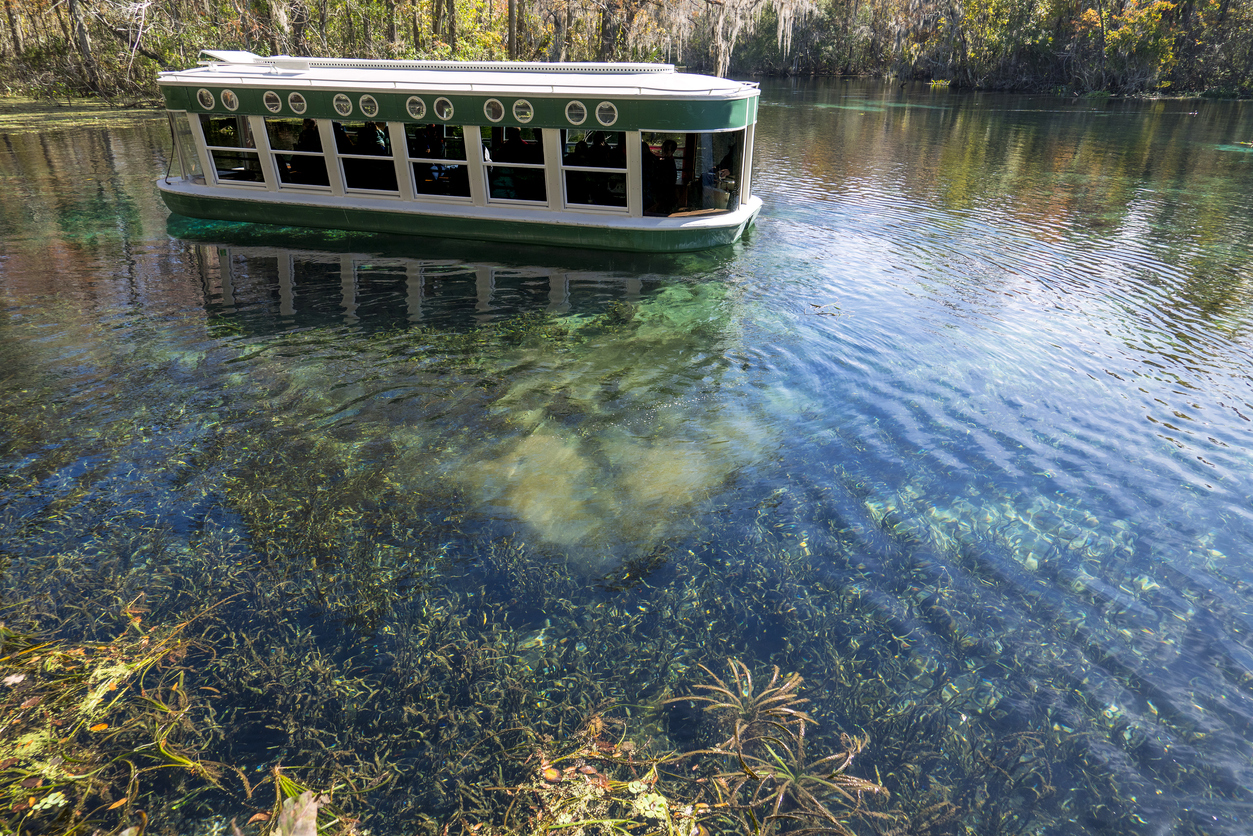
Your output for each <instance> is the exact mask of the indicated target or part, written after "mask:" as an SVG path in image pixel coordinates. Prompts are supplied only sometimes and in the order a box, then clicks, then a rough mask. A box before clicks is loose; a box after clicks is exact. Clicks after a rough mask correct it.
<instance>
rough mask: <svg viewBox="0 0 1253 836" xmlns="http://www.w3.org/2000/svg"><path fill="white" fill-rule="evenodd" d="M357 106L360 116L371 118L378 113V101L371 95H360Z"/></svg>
mask: <svg viewBox="0 0 1253 836" xmlns="http://www.w3.org/2000/svg"><path fill="white" fill-rule="evenodd" d="M357 106H358V107H360V108H361V115H362V116H368V117H370V118H371V119H373V118H374V117H375V116H378V115H379V103H378V100H377V99H375V98H374V97H373V96H362V97H361V98H360V99H358V100H357Z"/></svg>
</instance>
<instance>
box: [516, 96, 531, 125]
mask: <svg viewBox="0 0 1253 836" xmlns="http://www.w3.org/2000/svg"><path fill="white" fill-rule="evenodd" d="M534 117H535V108H533V107H531V103H530V102H528V101H527V100H526V99H518V100H517V101H516V102H514V103H513V118H514V119H517V120H518V121H519V122H523V123H525V122H530V121H531V119H533V118H534Z"/></svg>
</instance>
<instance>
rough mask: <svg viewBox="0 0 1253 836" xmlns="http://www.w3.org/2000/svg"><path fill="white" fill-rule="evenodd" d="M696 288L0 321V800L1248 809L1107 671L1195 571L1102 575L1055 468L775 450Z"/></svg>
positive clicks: (236, 817) (561, 807)
mask: <svg viewBox="0 0 1253 836" xmlns="http://www.w3.org/2000/svg"><path fill="white" fill-rule="evenodd" d="M732 295H733V290H732V289H730V288H728V287H725V286H718V287H714V288H710V287H705V286H690V287H689V286H684V285H677V286H668V287H662V288H657V289H653V290H651V291H649V292H644V293H641V294H640V295H639V296H638V297H637V298H635V299H633V300H631V301H630V302H625V301H623V300H620V299H613V298H609V299H599V300H598V301H597V303H596V304H595V305H592V306H589V307H588V308H586V309H576V310H573V311H571V312H568V313H565V314H561V315H557V314H553V313H551V312H547V311H545V312H542V313H541V312H535V311H527V312H524V314H523V315H517V316H506V317H498V318H494V319H491V320H488V321H485V322H481V323H475V324H473V325H469V326H465V325H461V324H459V325H458V327H440V326H438V325H415V326H412V327H407V328H400V327H395V328H393V327H388V328H384V329H377V330H371V329H368V328H361V329H358V330H353V329H349V328H345V327H342V326H340V325H336V326H334V327H331V326H327V327H315V326H313V325H307V326H302V327H300V328H294V329H291V330H287V331H280V332H279V333H277V334H275V333H262V334H252V333H250V332H249V330H248V328H246V327H243V326H241V325H240V324H239V322H238V320H232V319H231V318H230V317H228V316H226V315H222V316H221V317H220V318H219V319H218V320H216V321H214V322H212V323H210V325H209V328H208V329H207V330H209V331H217V332H220V333H218V334H217V335H216V336H215V335H213V334H209V335H208V336H204V342H203V343H199V344H193V345H191V346H190V347H188V348H186V349H185V350H179V349H177V348H172V347H171V341H170V340H168V339H163V338H162V335H161V334H160V333H155V334H153V333H145V334H140V335H139V336H136V337H135V338H133V339H132V340H131V341H130V342H128V343H126V344H125V345H123V344H122V343H120V342H119V343H112V344H109V345H108V346H105V347H101V345H100V344H99V343H96V344H93V345H94V346H95V347H94V348H93V349H92V350H91V351H83V352H81V353H74V354H73V355H72V356H74V357H75V358H76V360H77V363H76V365H75V367H74V369H73V370H72V371H68V372H62V373H57V374H54V373H49V372H41V371H39V370H40V369H46V368H55V367H56V365H55V364H53V363H49V362H43V361H41V360H40V358H39V353H40V352H49V353H53V354H57V355H58V356H60V355H59V352H69V351H75V352H77V349H76V348H74V347H67V346H65V345H59V344H56V343H49V342H48V341H47V340H44V341H40V340H38V339H34V338H33V337H34V334H33V333H25V332H22V331H21V326H20V324H16V323H15V324H12V325H10V326H6V327H7V328H8V331H7V333H8V334H9V335H10V337H11V338H12V345H10V344H9V343H8V342H6V343H5V344H4V347H3V349H2V350H3V351H4V352H5V354H4V358H3V359H4V360H5V361H6V362H7V363H8V365H9V366H10V367H13V368H18V367H19V362H20V363H22V364H24V365H21V366H20V368H22V369H25V371H23V372H22V373H21V380H20V385H18V384H17V383H15V382H12V381H10V382H8V383H6V384H5V387H6V388H5V391H4V394H5V398H4V399H3V400H0V462H2V463H3V464H2V467H0V500H2V501H0V566H2V569H3V574H2V575H0V600H2V601H3V604H4V606H5V610H4V623H5V627H4V632H3V633H0V639H2V640H3V651H2V652H0V664H2V665H3V670H2V671H0V682H3V685H0V711H2V712H3V718H2V720H0V722H3V724H4V725H3V729H4V731H3V733H2V735H0V745H2V746H3V747H4V755H3V759H2V760H0V762H2V763H4V764H5V766H3V767H0V781H3V783H2V784H0V792H3V793H4V804H3V807H2V808H0V822H3V826H4V827H5V828H8V829H10V830H13V831H19V832H29V833H38V832H47V833H52V832H66V831H69V832H74V831H75V829H76V830H77V832H82V833H89V832H93V831H95V830H101V831H102V832H109V831H116V832H125V830H126V829H128V828H136V831H135V832H138V831H139V830H143V832H146V833H153V834H165V833H168V834H200V833H224V832H233V830H232V828H238V830H239V831H240V832H241V833H244V834H245V835H246V836H252V834H270V833H291V834H296V833H302V830H301V829H302V828H303V829H304V830H307V829H308V828H309V824H310V822H311V821H316V822H317V826H318V828H319V832H322V833H332V834H333V833H347V832H354V831H359V832H364V831H369V832H372V833H391V832H397V833H402V832H403V833H413V834H430V836H443V835H444V834H458V833H494V834H512V833H517V834H533V833H554V834H571V836H575V834H578V833H596V834H600V833H623V832H626V833H633V834H645V833H657V834H666V836H672V834H682V835H683V836H704V834H708V836H715V834H741V833H742V834H753V835H754V836H762V835H763V834H784V833H837V834H841V835H842V836H848V834H856V836H905V835H906V834H909V836H949V835H950V834H951V836H957V835H958V834H988V836H1002V835H1004V836H1017V835H1018V834H1046V833H1068V834H1069V833H1093V834H1096V833H1101V834H1105V833H1125V834H1134V833H1141V832H1144V828H1145V827H1146V825H1145V815H1146V814H1147V808H1146V807H1145V805H1144V801H1143V799H1145V798H1154V797H1156V796H1157V795H1158V793H1157V791H1158V790H1161V791H1162V792H1161V795H1162V796H1166V797H1171V796H1178V797H1190V798H1191V797H1198V796H1200V795H1201V794H1203V793H1209V794H1210V795H1211V797H1214V798H1216V799H1218V800H1221V801H1223V802H1230V804H1231V805H1232V806H1230V807H1228V808H1222V807H1211V808H1207V810H1206V813H1207V814H1209V815H1210V818H1209V819H1207V818H1205V815H1203V814H1202V813H1201V812H1200V811H1198V810H1196V809H1193V808H1189V807H1184V806H1183V805H1176V806H1173V807H1172V806H1169V804H1167V803H1165V802H1163V804H1162V805H1161V806H1160V807H1158V808H1156V809H1157V810H1158V812H1159V813H1160V815H1161V816H1162V817H1163V819H1164V820H1169V821H1170V823H1171V825H1172V827H1174V829H1175V832H1177V833H1183V834H1201V833H1213V832H1215V831H1214V830H1213V828H1212V826H1211V825H1212V821H1213V816H1212V811H1213V810H1214V809H1218V810H1222V809H1227V810H1236V809H1239V808H1238V807H1236V806H1235V805H1238V804H1240V803H1245V802H1247V800H1248V799H1246V798H1244V796H1243V793H1242V790H1241V789H1240V786H1239V783H1238V781H1236V780H1233V779H1232V777H1231V774H1230V773H1229V772H1228V771H1227V770H1228V765H1227V764H1224V763H1222V762H1220V761H1217V760H1215V759H1210V758H1207V757H1206V756H1205V750H1204V745H1205V740H1206V737H1207V735H1213V734H1216V733H1219V732H1220V731H1221V730H1220V729H1217V728H1216V726H1215V725H1214V724H1206V723H1205V722H1202V721H1198V719H1197V716H1196V715H1195V714H1189V713H1188V710H1187V709H1184V708H1180V707H1179V706H1180V700H1179V699H1178V698H1177V696H1176V695H1172V694H1167V693H1159V692H1155V691H1153V690H1152V685H1151V682H1150V680H1151V676H1150V672H1151V668H1150V667H1149V666H1148V663H1147V662H1146V661H1145V660H1146V659H1150V658H1154V656H1153V655H1154V654H1156V657H1155V658H1163V657H1166V656H1169V655H1171V654H1176V655H1177V654H1183V653H1184V652H1185V649H1186V648H1187V647H1188V646H1189V641H1190V640H1191V638H1190V636H1191V633H1192V631H1194V630H1195V629H1197V627H1196V622H1195V621H1190V620H1189V618H1190V616H1188V615H1187V613H1188V612H1189V609H1190V608H1191V610H1192V611H1193V612H1194V613H1195V612H1206V613H1210V614H1211V617H1213V618H1215V619H1223V620H1225V621H1228V622H1231V623H1233V624H1235V623H1239V622H1240V620H1241V618H1242V616H1241V615H1240V613H1239V611H1238V609H1237V608H1236V607H1235V606H1234V605H1233V604H1232V603H1231V602H1229V601H1223V600H1220V599H1215V598H1214V597H1213V596H1210V597H1209V598H1207V597H1205V595H1204V594H1203V592H1202V591H1201V590H1199V589H1198V588H1197V587H1196V586H1195V585H1194V586H1192V587H1189V586H1188V584H1187V583H1186V582H1184V581H1181V582H1180V583H1178V584H1177V586H1178V587H1179V588H1180V589H1181V590H1182V591H1181V592H1171V591H1168V590H1166V589H1163V588H1162V587H1163V586H1164V585H1163V584H1157V582H1156V581H1155V580H1154V577H1155V576H1153V575H1150V574H1149V572H1148V571H1144V572H1143V573H1139V572H1138V573H1136V576H1137V577H1139V576H1141V574H1142V576H1143V582H1142V583H1138V584H1136V585H1135V586H1130V587H1126V585H1120V584H1119V583H1115V582H1111V581H1110V580H1109V578H1110V577H1111V572H1113V571H1114V570H1115V569H1117V568H1118V567H1120V566H1130V565H1131V563H1132V558H1133V556H1134V555H1137V554H1141V553H1143V552H1145V551H1146V549H1147V547H1146V546H1145V545H1144V544H1143V543H1142V542H1140V539H1139V537H1138V535H1137V532H1136V531H1135V530H1134V529H1132V528H1131V527H1130V526H1128V525H1126V524H1124V523H1121V522H1120V521H1118V520H1102V519H1097V518H1095V517H1093V516H1092V515H1091V514H1090V513H1089V512H1087V511H1086V510H1084V509H1081V508H1077V507H1072V506H1068V505H1067V504H1066V503H1065V502H1064V501H1063V500H1061V499H1058V500H1051V499H1043V498H1041V499H1036V500H1033V501H1032V502H1031V503H1030V504H1026V505H1024V504H1022V503H1017V502H1015V501H1014V498H1013V497H1010V496H1006V495H1003V494H996V493H995V492H994V491H993V490H991V489H989V490H987V491H985V492H984V493H983V495H980V496H974V495H962V496H956V497H953V496H946V495H944V494H943V493H942V492H941V491H939V490H935V489H933V488H932V486H931V482H930V481H929V479H930V478H931V475H930V474H927V473H925V472H923V473H920V474H919V475H917V476H916V477H914V478H912V479H902V480H900V482H899V487H896V488H893V489H888V488H886V487H884V484H883V480H882V479H880V480H876V479H874V478H873V477H872V475H871V474H867V473H865V472H862V471H861V470H859V466H858V461H857V459H856V458H855V457H852V456H844V455H837V454H836V453H837V452H838V451H837V445H836V441H838V440H836V441H827V442H824V440H822V439H815V440H814V442H813V444H812V447H811V449H810V455H811V456H812V461H808V462H798V461H796V460H795V458H794V457H788V456H781V455H777V453H778V448H779V442H778V429H777V428H776V427H774V426H773V425H772V424H771V423H770V422H769V421H768V420H766V419H765V418H764V417H763V416H762V415H760V414H759V413H758V412H757V411H756V410H755V409H754V408H753V407H752V406H746V405H744V404H743V403H742V402H741V399H739V398H738V393H739V392H741V391H742V389H743V387H744V386H745V385H746V384H745V382H744V380H743V378H742V376H741V374H740V371H739V366H738V365H737V364H735V363H733V362H729V361H727V360H726V359H725V358H726V357H728V356H734V354H735V351H736V349H737V346H738V344H739V343H738V341H739V340H740V339H741V336H740V332H739V328H740V326H739V324H738V323H737V321H736V318H735V316H734V314H733V312H734V309H735V307H734V304H732V302H733V301H734V300H732V299H730V297H731V296H732ZM136 327H137V328H157V327H159V326H157V325H155V324H151V323H147V322H146V323H144V324H143V325H142V326H136ZM23 337H26V338H27V339H23ZM77 339H84V340H85V337H84V336H83V334H71V335H70V336H68V337H66V341H67V342H72V341H73V340H77ZM88 342H90V341H88ZM824 444H827V445H828V446H825V447H824V446H823V445H824ZM1200 549H1206V550H1208V551H1206V552H1205V555H1206V556H1205V559H1206V560H1209V561H1210V562H1211V563H1212V564H1213V566H1214V567H1215V570H1216V571H1218V570H1221V566H1222V557H1221V554H1220V553H1218V552H1217V549H1215V548H1213V547H1212V544H1206V543H1198V550H1200ZM1210 552H1213V554H1211V553H1210ZM1185 580H1186V579H1185ZM1062 583H1064V584H1065V585H1066V588H1068V589H1070V590H1071V591H1072V593H1073V595H1074V601H1072V602H1069V603H1067V604H1062V603H1060V602H1059V601H1058V599H1057V597H1056V596H1055V595H1053V594H1051V593H1050V590H1052V589H1053V588H1055V585H1057V584H1062ZM1075 602H1077V604H1076V603H1075ZM1058 636H1063V637H1068V638H1070V639H1071V642H1070V643H1069V644H1066V643H1063V642H1059V641H1058ZM1216 675H1217V676H1222V677H1226V678H1227V679H1226V680H1224V681H1228V682H1231V683H1233V684H1235V685H1236V686H1237V688H1244V689H1246V690H1247V683H1248V680H1247V678H1246V679H1241V676H1242V674H1241V670H1240V669H1239V668H1238V667H1230V669H1223V670H1222V671H1220V672H1219V673H1217V674H1216ZM1198 677H1201V674H1198ZM1202 678H1203V677H1202ZM1216 690H1217V689H1214V688H1211V691H1216ZM1146 694H1147V695H1148V696H1147V697H1146V696H1145V695H1146ZM1188 696H1189V697H1190V698H1191V697H1192V696H1193V695H1191V694H1189V695H1188ZM1196 699H1203V697H1202V696H1201V695H1199V694H1198V695H1196ZM1144 700H1147V701H1148V702H1150V703H1151V704H1152V705H1153V706H1154V709H1153V712H1149V711H1148V709H1147V707H1146V706H1142V705H1141V706H1139V710H1135V707H1137V706H1138V704H1139V703H1141V701H1144ZM32 701H33V702H32ZM102 725H103V728H101V726H102ZM1146 776H1148V777H1146ZM1207 828H1208V829H1207ZM1232 832H1237V831H1234V830H1233V831H1232ZM302 836H303V833H302Z"/></svg>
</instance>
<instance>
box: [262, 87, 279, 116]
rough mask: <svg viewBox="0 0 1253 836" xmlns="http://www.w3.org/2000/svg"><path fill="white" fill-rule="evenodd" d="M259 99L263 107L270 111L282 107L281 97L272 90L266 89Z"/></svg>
mask: <svg viewBox="0 0 1253 836" xmlns="http://www.w3.org/2000/svg"><path fill="white" fill-rule="evenodd" d="M261 101H262V102H263V103H264V104H265V109H266V110H268V111H270V113H278V112H279V111H280V110H282V109H283V97H282V96H280V95H279V94H278V93H275V92H274V91H273V90H266V91H265V95H264V96H262V97H261Z"/></svg>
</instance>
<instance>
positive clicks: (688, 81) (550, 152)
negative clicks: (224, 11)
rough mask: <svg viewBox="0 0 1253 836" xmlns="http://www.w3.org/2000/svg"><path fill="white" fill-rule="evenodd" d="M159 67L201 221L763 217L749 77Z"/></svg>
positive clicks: (535, 69) (571, 227)
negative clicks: (756, 186) (755, 188)
mask: <svg viewBox="0 0 1253 836" xmlns="http://www.w3.org/2000/svg"><path fill="white" fill-rule="evenodd" d="M204 55H205V56H207V58H208V61H207V63H205V64H204V65H203V66H201V67H198V68H195V69H191V70H186V71H181V72H168V73H163V74H162V75H161V77H160V86H161V90H162V92H163V94H164V96H165V102H166V107H167V110H168V112H169V117H170V124H171V127H172V130H173V134H174V140H175V157H176V161H177V163H178V166H179V172H178V175H177V176H167V177H166V178H164V179H163V180H162V181H161V182H160V183H159V186H160V188H161V192H162V195H163V197H164V199H165V201H166V203H167V205H168V206H169V207H170V209H171V210H172V211H174V212H176V213H179V214H182V215H187V216H190V217H200V218H214V219H221V220H241V221H254V222H262V223H284V224H293V225H301V226H315V227H331V228H343V229H361V230H370V231H379V232H396V233H402V234H412V235H425V236H436V237H452V238H465V239H472V240H494V241H511V242H523V243H538V244H557V245H571V246H580V247H590V248H600V249H623V250H645V251H677V250H690V249H699V248H703V247H709V246H716V245H719V244H726V243H730V242H732V241H734V240H736V239H738V238H739V236H740V235H741V233H742V232H743V230H744V228H745V227H746V226H748V225H749V224H750V223H751V222H752V220H753V219H754V218H755V217H756V215H757V213H758V211H759V210H760V207H761V201H760V200H759V199H757V198H756V197H755V196H753V194H752V165H751V163H752V153H753V134H754V126H755V123H756V116H757V103H758V97H759V91H758V89H757V86H756V85H755V84H751V83H745V82H737V81H729V80H726V79H720V78H712V77H709V76H701V75H692V74H687V73H680V72H676V71H675V68H674V67H673V66H672V65H669V64H591V63H583V64H542V63H523V62H479V63H465V62H444V61H368V60H350V59H323V58H294V57H289V56H277V57H270V58H263V57H260V56H256V55H253V54H252V53H247V52H227V51H211V52H206V53H204Z"/></svg>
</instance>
